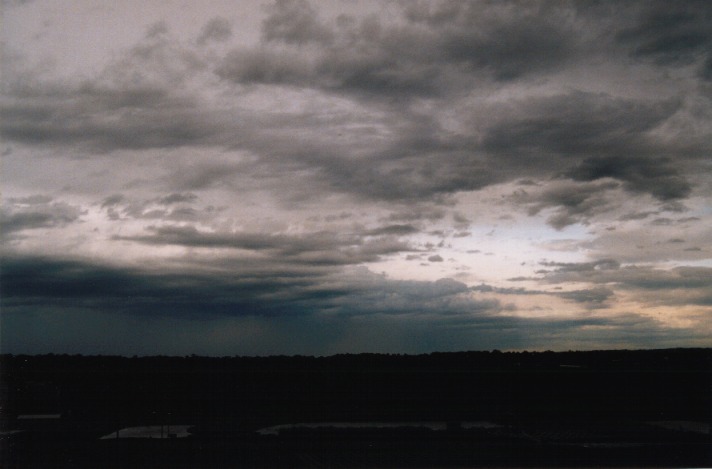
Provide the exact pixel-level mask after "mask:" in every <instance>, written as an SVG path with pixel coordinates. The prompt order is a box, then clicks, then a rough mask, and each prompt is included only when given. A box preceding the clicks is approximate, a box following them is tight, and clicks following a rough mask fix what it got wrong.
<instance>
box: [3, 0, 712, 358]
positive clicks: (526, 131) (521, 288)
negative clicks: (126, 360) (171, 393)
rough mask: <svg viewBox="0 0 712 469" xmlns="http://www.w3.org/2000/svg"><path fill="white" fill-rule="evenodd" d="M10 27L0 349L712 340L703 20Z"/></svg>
mask: <svg viewBox="0 0 712 469" xmlns="http://www.w3.org/2000/svg"><path fill="white" fill-rule="evenodd" d="M3 10H4V21H3V22H4V28H3V29H4V30H5V33H4V36H3V64H2V65H3V72H4V73H3V77H2V94H1V96H0V113H1V119H0V132H1V134H2V140H3V142H4V143H3V148H2V160H3V174H2V185H3V199H2V208H1V209H0V224H1V225H0V226H1V227H2V230H1V232H0V243H1V244H0V245H1V249H2V267H3V268H2V270H1V272H0V275H1V276H2V279H1V281H0V288H1V289H2V290H1V293H2V326H3V327H2V335H3V337H2V344H3V352H12V353H17V352H60V353H62V352H67V353H74V352H81V353H122V354H134V353H138V354H155V353H166V354H186V353H206V354H217V355H222V354H247V355H250V354H277V353H310V354H329V353H337V352H364V351H375V352H408V353H418V352H429V351H435V350H476V349H492V348H501V349H547V348H550V349H592V348H621V347H628V348H639V347H672V346H699V345H709V337H710V333H712V331H711V330H710V328H709V324H710V320H709V318H710V315H711V314H712V289H711V287H710V285H712V262H711V259H712V255H711V253H712V231H711V230H710V228H709V226H712V223H710V222H711V221H712V220H710V217H711V216H712V214H710V211H709V207H710V206H711V205H712V203H711V202H712V201H711V197H712V179H710V176H709V175H710V174H712V172H710V170H711V169H712V168H711V167H710V150H712V148H711V147H712V144H711V143H710V142H712V72H711V71H712V32H711V31H712V7H710V6H709V5H707V3H706V2H696V1H688V2H674V3H670V2H626V3H620V2H507V1H502V2H483V1H479V2H465V1H457V2H450V1H412V2H391V1H372V2H369V1H363V2H341V1H337V0H334V1H328V2H311V3H310V2H306V1H276V2H267V1H265V2H262V1H245V2H240V3H237V4H235V3H232V2H225V3H223V2H219V1H214V2H208V3H205V4H203V3H201V4H200V5H199V6H198V5H194V6H188V7H186V8H183V7H181V8H177V7H174V6H172V5H170V4H163V3H160V4H159V3H154V2H148V3H145V4H144V3H141V4H117V5H109V4H99V5H95V4H93V3H91V2H88V1H87V2H83V1H75V2H69V3H67V4H63V5H62V7H61V8H58V6H57V5H55V4H54V3H52V2H45V1H41V0H35V1H30V2H5V3H4V5H3Z"/></svg>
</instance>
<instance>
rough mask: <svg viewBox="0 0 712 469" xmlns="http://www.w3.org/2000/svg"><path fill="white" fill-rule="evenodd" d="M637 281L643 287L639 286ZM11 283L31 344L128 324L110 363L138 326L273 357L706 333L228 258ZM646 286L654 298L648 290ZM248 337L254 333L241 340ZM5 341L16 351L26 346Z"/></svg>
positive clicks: (69, 271)
mask: <svg viewBox="0 0 712 469" xmlns="http://www.w3.org/2000/svg"><path fill="white" fill-rule="evenodd" d="M709 276H710V272H709V269H707V271H699V272H695V273H690V272H680V273H678V274H676V275H668V276H662V277H661V281H659V282H658V283H657V284H656V286H657V287H658V288H680V287H681V283H680V282H681V281H687V282H689V281H690V278H694V279H696V280H697V282H701V281H708V280H709ZM632 282H633V284H635V280H633V281H632ZM2 285H3V308H4V316H3V318H4V321H5V324H6V325H9V326H11V327H12V326H19V325H20V324H24V323H25V322H26V321H28V318H29V319H32V321H33V322H31V324H32V327H31V328H29V329H27V330H26V331H24V332H22V333H21V334H19V336H20V337H24V338H25V340H29V341H33V340H39V338H40V337H43V336H44V335H46V334H45V333H44V332H42V331H41V329H42V327H44V326H43V324H44V323H46V325H48V326H49V325H52V327H54V328H55V329H54V331H53V335H55V337H54V338H51V337H45V340H49V342H50V343H54V342H56V341H57V338H58V337H60V338H64V339H67V340H70V339H71V341H79V339H78V337H76V336H75V335H74V334H77V331H81V330H83V329H84V328H86V327H90V326H91V325H92V324H98V323H103V324H106V323H107V321H108V322H112V321H116V320H117V319H116V318H123V319H120V321H121V322H122V323H123V325H124V326H123V327H122V326H118V325H117V330H116V331H115V334H112V333H110V332H107V331H104V332H98V333H97V334H95V336H96V337H103V339H102V340H104V341H107V342H106V343H105V344H104V345H103V347H105V348H103V349H102V346H100V347H99V349H100V350H104V351H105V352H107V353H127V351H126V350H125V349H122V347H121V345H120V343H119V341H120V340H128V341H131V340H132V339H131V338H130V337H126V336H124V335H123V334H128V333H131V334H139V336H143V335H144V334H143V333H140V332H138V331H136V330H134V329H132V328H131V327H129V326H130V324H132V323H133V322H135V320H136V319H137V318H144V319H142V321H145V327H147V328H148V329H147V331H151V332H150V333H151V334H155V337H154V339H152V340H155V341H156V342H154V345H155V344H156V343H158V342H161V341H164V340H168V337H173V336H174V335H190V333H189V330H190V329H191V328H193V329H194V328H198V329H201V330H203V329H205V331H204V332H206V331H212V333H214V332H215V330H216V329H219V328H221V327H227V328H228V329H227V330H226V331H225V335H226V336H225V337H223V338H222V339H221V340H225V341H228V342H229V340H234V342H233V343H231V344H226V343H223V342H220V344H219V346H220V347H222V348H221V349H220V350H222V352H225V351H226V350H230V351H235V353H238V352H240V353H246V352H247V351H248V350H250V348H249V347H251V346H253V345H254V344H252V345H250V344H251V342H250V341H249V339H248V338H247V337H245V334H246V333H247V332H248V331H250V333H253V334H254V333H256V334H264V336H263V337H261V338H260V340H262V343H261V345H260V346H261V347H271V349H270V350H271V352H270V353H278V352H279V353H312V352H314V350H317V348H314V347H322V348H321V349H320V350H321V353H323V352H324V350H329V351H331V352H337V351H356V350H360V349H363V348H369V346H371V348H370V349H372V348H373V346H376V347H377V349H378V350H380V351H403V350H404V349H403V347H405V348H406V350H407V351H419V350H423V349H428V348H431V347H436V348H437V349H440V350H457V349H462V348H492V347H506V348H532V347H536V348H541V347H545V346H547V343H548V341H550V340H554V339H555V340H558V341H559V343H560V345H561V346H570V345H571V344H573V343H578V344H579V346H588V347H596V346H607V347H611V346H618V347H620V346H631V345H635V346H646V345H647V346H652V345H660V344H665V343H675V341H676V340H681V339H684V340H688V341H692V342H694V343H697V342H699V341H700V340H703V339H704V337H703V335H704V333H703V332H701V331H695V330H693V329H688V328H672V329H671V328H668V327H666V326H664V325H663V324H661V323H660V322H658V321H657V320H654V319H651V318H649V317H646V316H641V315H637V314H632V313H619V314H615V315H608V316H606V315H588V316H584V317H568V318H563V317H556V316H548V317H540V318H526V317H521V316H517V315H512V314H510V313H508V312H507V308H506V307H503V305H502V304H501V302H500V301H498V300H496V299H493V298H491V297H488V296H482V293H489V292H491V289H488V288H485V287H483V286H480V287H478V288H468V287H467V286H466V285H464V284H462V283H460V282H457V281H454V280H451V279H443V280H439V281H437V282H416V281H397V280H391V279H387V278H385V277H383V276H381V275H377V274H373V273H371V272H369V271H367V270H366V269H356V270H351V271H347V272H342V273H341V274H338V275H336V274H335V272H333V271H331V270H330V269H327V268H314V267H312V268H304V267H302V268H291V269H285V268H284V266H274V265H265V264H263V263H259V264H254V265H250V264H249V263H246V262H244V261H240V262H234V261H231V260H230V259H223V260H222V261H213V262H211V263H205V265H199V266H198V265H196V266H195V268H194V269H193V270H192V273H186V272H185V271H184V270H174V271H166V270H165V268H163V269H161V270H158V269H152V268H142V269H137V268H131V269H129V268H117V267H109V266H107V265H99V264H92V263H87V262H85V261H78V260H58V259H47V258H38V257H35V258H13V259H8V260H6V262H5V263H4V268H3V271H2ZM637 286H638V287H640V288H652V285H650V284H645V285H637ZM684 288H688V287H684ZM500 293H508V294H524V293H525V292H524V291H521V290H520V291H509V292H500ZM540 293H541V292H540ZM611 295H612V292H611V291H609V290H607V289H605V288H597V289H593V290H587V291H576V292H571V293H567V294H561V296H564V297H567V298H568V299H570V300H573V301H582V302H592V303H600V302H602V301H605V300H606V299H607V298H608V297H609V296H611ZM708 300H709V299H708ZM72 318H73V319H72ZM112 318H113V319H112ZM168 324H170V326H168ZM127 325H129V326H127ZM166 327H168V328H169V330H171V331H172V332H168V331H166V330H165V328H166ZM240 327H244V328H246V330H244V331H240V330H239V328H240ZM161 328H163V329H164V330H160V329H161ZM171 328H173V329H171ZM230 328H237V329H238V330H232V329H230ZM255 328H256V329H255ZM384 328H385V329H384ZM147 331H145V332H146V333H148V332H147ZM193 332H194V331H193ZM231 334H233V335H231ZM495 336H496V337H495ZM389 338H390V339H389ZM3 339H4V340H7V341H9V342H12V343H13V344H14V345H13V346H14V347H18V344H17V343H15V342H17V340H18V339H17V338H11V337H3ZM144 339H146V343H144V344H143V345H141V347H139V350H140V351H141V352H143V353H150V351H151V350H152V349H151V345H148V343H150V341H149V340H148V338H147V337H144ZM133 340H135V338H134V339H133ZM194 340H196V341H197V342H196V343H195V344H193V345H192V346H194V347H198V348H199V349H201V350H205V351H206V352H210V351H211V350H212V349H211V348H210V347H211V345H210V343H209V340H210V337H208V336H206V337H200V336H197V337H195V338H194ZM252 340H255V337H253V338H252ZM243 341H244V342H243ZM280 341H283V342H282V343H279V342H280ZM320 341H321V342H320ZM448 341H450V342H449V343H448ZM90 342H91V341H90ZM325 344H328V346H327V345H325ZM35 345H37V344H35ZM64 345H65V347H66V346H69V347H74V348H73V349H72V350H74V351H86V350H85V349H83V348H82V347H87V346H88V345H87V343H85V344H83V345H81V344H79V343H76V344H64ZM94 345H96V344H94ZM213 345H215V344H213ZM548 345H551V343H550V342H549V343H548ZM89 346H93V345H89ZM163 346H167V344H165V343H164V344H163ZM106 347H108V348H106ZM167 347H168V350H173V351H174V353H185V351H186V350H187V348H186V347H187V344H183V345H180V344H173V345H172V346H167ZM171 347H174V348H171ZM324 347H326V348H324ZM21 348H22V347H20V349H21ZM193 350H195V348H193ZM255 350H260V349H259V348H257V349H254V348H253V349H252V352H253V353H254V352H255ZM265 350H266V349H265ZM212 351H213V352H214V350H212Z"/></svg>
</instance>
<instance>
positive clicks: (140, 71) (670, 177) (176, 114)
mask: <svg viewBox="0 0 712 469" xmlns="http://www.w3.org/2000/svg"><path fill="white" fill-rule="evenodd" d="M671 8H672V10H674V11H673V12H672V13H670V12H668V13H661V12H659V11H658V7H657V6H651V7H650V8H649V9H648V8H646V7H645V6H644V5H643V4H636V7H635V8H634V7H629V8H624V9H622V13H621V15H620V16H619V17H616V18H612V17H610V16H606V15H603V14H602V13H601V11H604V10H605V9H602V8H599V9H597V8H586V7H584V5H579V4H575V3H574V4H551V3H541V4H539V3H534V2H531V3H527V4H526V5H522V4H517V3H514V4H509V3H506V2H503V3H501V4H492V5H490V4H486V3H481V2H456V3H454V4H452V3H449V2H443V3H440V2H434V3H430V2H428V3H424V4H422V3H417V4H407V3H406V4H405V5H404V9H403V11H402V12H401V14H400V15H399V16H400V19H399V21H398V22H392V23H390V22H385V21H382V20H380V19H379V18H378V17H376V16H366V17H363V18H356V17H350V16H346V15H341V16H339V17H338V18H336V19H327V18H321V17H320V16H319V15H318V14H317V12H316V11H314V7H312V6H309V4H307V3H305V2H278V3H277V4H276V5H275V6H273V7H272V8H271V9H269V10H268V16H267V17H266V19H265V20H264V22H263V25H262V28H263V36H262V41H263V43H262V44H260V45H259V46H255V47H243V48H241V49H236V50H234V51H232V52H229V53H228V54H227V55H226V56H225V57H224V58H218V59H217V60H218V61H217V62H215V60H216V59H215V58H214V57H213V58H208V57H207V56H206V57H202V56H201V55H200V51H199V50H198V49H194V48H192V46H191V45H190V44H189V43H181V42H179V41H175V40H173V38H171V37H170V32H169V31H164V30H161V31H158V32H156V33H155V34H151V35H149V36H148V37H147V38H145V39H144V40H143V42H142V43H141V44H139V45H137V46H136V47H135V48H134V49H132V50H130V51H128V52H127V55H125V56H124V57H123V58H122V59H120V60H119V61H117V63H116V64H114V65H113V66H112V67H109V69H108V70H106V71H105V72H104V74H105V75H106V74H109V75H111V76H112V77H113V78H112V79H111V80H108V81H107V80H105V79H102V81H101V82H100V83H99V82H97V83H82V84H77V85H76V86H69V87H67V86H62V85H59V84H51V83H50V84H47V85H45V84H42V83H34V84H33V83H30V84H25V85H23V86H19V85H18V86H15V87H12V86H11V87H9V88H8V89H9V90H10V92H9V94H7V93H6V95H5V97H4V100H3V109H2V113H3V121H2V122H3V124H2V135H3V136H4V137H5V138H6V139H7V140H9V141H15V142H21V143H25V144H41V145H55V144H65V145H75V146H79V147H82V146H83V147H85V148H88V149H90V150H93V151H97V150H98V151H113V150H118V149H133V150H140V149H150V148H170V147H206V146H208V147H209V146H214V147H218V148H223V149H229V150H244V151H247V152H249V153H250V154H252V155H254V156H255V157H256V158H255V159H253V160H251V161H250V163H249V164H246V163H244V162H237V161H236V162H234V163H228V162H226V161H221V162H219V163H218V162H211V161H205V162H203V163H199V164H198V165H197V166H196V167H194V168H192V169H191V173H192V174H193V176H192V177H191V178H186V177H185V176H183V177H182V178H181V177H178V176H176V177H175V181H174V182H175V188H176V189H178V190H195V189H200V188H205V187H210V186H212V185H214V184H216V183H219V181H227V183H234V180H235V178H236V177H238V175H243V176H245V175H250V176H251V177H253V178H258V179H264V180H265V181H269V179H270V178H274V177H275V176H277V175H280V174H283V175H284V176H285V177H286V178H288V179H292V180H294V186H302V187H309V186H313V187H315V188H318V190H324V189H327V188H328V190H331V191H336V192H346V193H350V194H352V195H356V196H358V197H366V198H369V199H380V200H385V201H408V200H415V199H420V200H432V199H433V197H441V196H447V195H450V194H454V193H457V192H460V191H471V190H478V189H481V188H483V187H487V186H489V185H491V184H496V183H500V182H505V181H511V180H516V179H517V178H521V177H523V176H526V177H537V178H543V179H546V178H550V177H552V176H556V177H561V178H566V179H569V180H572V181H575V182H579V183H582V184H586V183H589V182H593V181H599V180H601V179H605V178H609V179H613V180H616V181H620V182H621V183H622V184H623V188H624V189H626V190H629V191H632V192H635V193H648V194H651V195H653V196H654V197H656V198H657V199H659V200H661V201H668V200H678V199H683V198H685V197H687V196H689V194H690V193H691V191H692V189H693V182H692V180H691V179H690V177H689V175H690V174H694V173H695V172H696V171H698V170H699V169H700V164H701V163H700V159H701V158H702V157H704V156H706V155H708V154H709V151H710V145H709V143H707V144H705V143H704V141H705V140H704V139H702V138H701V136H703V135H705V134H704V132H703V134H701V135H700V136H698V137H695V139H694V140H693V141H692V143H690V139H689V135H682V134H681V133H680V132H676V131H674V129H673V131H672V133H671V131H670V130H667V131H666V132H667V133H666V134H665V133H661V131H660V129H661V128H662V127H664V126H665V125H667V124H668V123H669V122H670V121H671V119H673V118H676V117H677V116H679V115H680V113H681V112H683V108H684V106H685V104H684V100H681V99H678V98H674V99H660V98H659V97H657V96H651V97H650V98H647V99H642V98H623V97H616V96H614V95H611V94H604V93H591V92H584V91H576V90H575V89H574V90H572V91H560V92H558V93H557V94H554V95H551V96H542V97H524V98H513V99H512V100H510V102H508V103H506V104H505V105H503V106H500V107H494V108H492V105H491V104H488V106H489V107H490V109H488V110H487V111H486V112H488V113H490V114H491V116H492V118H491V119H488V120H487V121H482V119H481V118H480V119H479V121H480V122H479V123H478V124H473V125H472V126H471V127H470V128H469V129H468V128H463V129H461V130H457V131H453V130H451V129H447V128H446V127H445V126H444V123H443V122H442V121H441V120H440V119H438V118H436V117H435V116H426V115H425V114H423V113H422V112H420V111H418V110H417V106H418V105H419V104H420V103H421V102H422V98H426V99H427V100H429V102H430V103H432V104H433V105H435V108H436V109H437V108H443V109H446V108H447V107H448V106H450V105H452V103H453V101H452V99H456V100H457V99H460V98H462V97H465V96H468V95H470V94H472V93H473V92H475V91H476V90H478V89H480V88H482V87H489V88H490V89H497V88H499V87H503V86H514V84H516V83H517V82H519V81H521V82H524V83H528V81H527V80H529V76H531V75H533V76H536V75H537V74H539V73H542V72H544V71H546V72H547V73H549V74H556V73H565V72H566V70H568V68H569V67H573V66H581V63H582V62H585V61H586V60H590V59H594V58H595V50H596V49H594V47H593V46H594V42H591V41H597V42H596V43H598V42H600V41H608V42H605V43H606V44H607V46H608V47H611V48H617V49H616V50H620V52H621V54H623V55H622V57H625V54H626V53H628V57H629V58H630V59H635V58H637V57H639V56H640V57H642V58H641V60H643V59H644V58H646V57H648V56H649V55H655V54H662V53H663V52H664V53H665V54H666V55H665V56H666V57H667V56H669V55H670V54H673V53H675V51H678V52H679V53H680V54H682V55H684V56H686V57H687V56H694V57H697V55H699V54H698V52H699V53H701V52H702V51H703V50H705V47H706V44H708V42H709V40H708V37H707V36H706V35H704V34H703V33H702V32H701V31H702V28H701V27H698V26H695V27H694V28H693V29H694V31H693V32H692V33H690V34H692V35H693V36H695V37H698V36H699V38H698V39H699V40H697V39H695V40H694V41H692V43H691V44H689V45H685V43H684V41H683V40H682V39H680V40H679V41H677V39H676V38H677V37H678V36H679V34H678V35H676V34H677V33H675V32H674V31H678V29H679V28H683V29H684V25H686V24H688V23H690V24H694V25H697V24H698V23H700V21H702V22H704V21H707V19H705V18H707V16H705V15H708V13H709V12H708V9H706V8H703V7H700V6H699V5H696V4H689V5H688V4H679V3H677V2H676V4H675V6H673V7H671ZM695 12H700V14H701V15H702V16H703V17H704V18H703V19H701V20H698V19H697V17H698V16H699V15H697V14H696V13H695ZM703 13H704V14H703ZM656 15H657V16H656ZM660 15H662V17H661V18H662V19H660V18H658V17H660ZM691 15H692V16H691ZM651 18H652V19H651ZM656 18H658V19H656ZM666 18H667V19H666ZM651 21H652V22H653V23H650V22H651ZM661 22H662V23H661ZM649 23H650V24H658V23H661V25H662V26H661V31H657V30H656V29H655V28H653V27H652V26H650V24H649ZM668 23H670V24H671V26H669V27H670V28H673V32H670V31H667V30H666V29H665V28H668ZM680 25H683V26H680ZM611 28H612V29H614V30H615V31H618V32H617V33H616V34H614V35H613V39H611V38H608V39H606V38H605V37H603V36H604V34H607V33H604V31H608V30H609V29H611ZM675 28H678V29H675ZM230 31H231V29H230V27H229V24H227V23H226V22H225V20H222V19H220V18H216V19H214V20H212V21H211V22H210V23H208V24H207V25H206V26H205V27H204V29H203V31H202V33H201V35H200V37H199V38H198V41H199V42H206V41H209V40H221V41H222V40H227V39H229V37H230V34H229V33H230ZM581 31H583V33H581ZM654 33H655V34H658V35H659V36H660V37H659V38H654V37H651V35H653V34H654ZM656 37H657V36H656ZM666 39H669V40H670V41H671V43H670V44H669V47H668V48H667V49H665V48H664V47H663V46H662V45H663V44H667V43H666V42H665V40H666ZM587 41H588V42H587ZM656 41H657V42H656ZM676 41H677V42H676ZM658 42H659V43H660V44H661V46H660V47H658V49H660V51H658V52H656V51H657V50H658V49H656V48H655V47H652V48H651V47H650V46H649V45H650V44H651V43H656V44H657V43H658ZM678 42H679V44H678ZM646 44H648V46H646ZM676 44H677V45H676ZM599 45H600V44H599ZM641 47H642V49H641ZM647 50H650V52H649V53H648V52H644V51H647ZM636 51H637V52H636ZM641 51H643V52H641ZM612 57H613V59H614V60H619V61H621V60H623V59H621V58H620V57H619V58H617V59H616V57H617V56H616V55H615V54H612ZM664 62H665V64H663V65H661V67H663V66H667V65H666V64H667V63H668V62H669V60H666V61H664ZM620 63H623V62H620ZM212 72H214V73H215V74H217V77H219V78H221V79H223V81H224V83H223V84H227V85H231V86H234V87H236V88H235V90H236V91H238V92H240V93H250V92H256V91H255V90H256V89H252V88H250V86H251V85H254V84H262V85H267V86H278V87H284V86H286V87H288V88H292V89H293V90H294V91H295V92H302V91H303V90H309V89H311V90H314V91H318V92H320V93H327V96H332V97H336V96H343V97H345V98H347V99H350V100H355V101H354V105H356V106H360V107H361V108H362V109H363V112H364V113H367V112H368V109H369V108H372V109H375V110H377V111H378V113H379V114H380V115H381V116H382V117H381V118H377V119H374V118H373V117H371V118H369V117H364V116H366V114H361V115H359V116H358V117H357V116H355V115H348V114H343V115H342V116H339V118H338V119H341V121H339V120H338V119H337V121H336V122H335V121H334V116H333V115H328V114H324V115H322V116H320V115H318V114H315V113H313V112H312V111H309V112H301V113H297V114H294V113H283V112H279V111H277V112H273V113H271V114H270V113H265V112H263V111H260V112H257V111H252V110H249V109H248V108H246V107H244V106H240V105H239V104H238V103H235V104H234V105H227V106H225V105H224V104H222V105H221V106H219V107H216V106H215V105H214V104H213V103H211V102H210V101H209V100H206V99H204V98H200V97H198V96H197V95H196V94H195V93H194V91H192V88H191V87H190V86H189V85H188V83H189V82H190V80H195V79H208V78H207V77H209V76H210V75H211V73H212ZM132 73H133V74H134V75H136V76H138V77H139V80H138V81H137V80H135V79H133V80H132V81H131V80H128V77H130V76H132V75H131V74H132ZM636 73H637V72H636ZM640 73H643V72H640ZM650 76H651V77H653V75H650ZM121 77H127V78H121ZM201 77H202V78H201ZM641 78H645V77H644V76H642V75H641ZM10 82H12V80H10ZM48 86H49V87H48ZM251 89H252V91H250V90H251ZM483 89H484V88H483ZM300 90H301V91H300ZM329 99H330V98H329ZM225 103H227V102H225ZM478 106H480V104H479V103H478V102H477V100H475V101H473V104H472V107H471V109H469V110H467V111H466V113H465V114H463V115H460V116H458V118H459V119H461V120H462V122H467V120H468V119H470V118H471V117H470V116H469V115H468V114H473V115H476V114H477V113H479V112H481V111H479V110H478ZM355 124H359V125H363V124H366V125H370V126H372V128H373V129H374V130H378V129H384V130H385V133H384V134H385V135H387V137H385V138H382V137H378V136H376V134H374V133H373V132H371V133H369V134H364V135H362V134H356V133H355V130H354V125H355ZM707 135H709V132H707ZM230 181H233V182H230ZM317 181H318V183H317ZM584 187H586V188H587V189H585V190H590V189H591V188H593V187H595V186H590V185H588V186H584ZM598 187H600V188H601V190H605V189H606V187H605V186H603V185H601V186H598ZM315 190H316V189H315ZM307 192H308V190H307ZM597 200H598V199H597V198H595V197H594V195H593V194H592V196H591V198H589V199H588V202H589V203H592V204H595V203H596V201H597ZM545 203H546V204H549V205H550V206H552V207H560V209H561V210H562V213H561V214H560V215H559V216H558V217H555V218H552V224H553V225H554V226H556V227H558V228H560V227H563V226H566V225H568V224H571V223H573V222H577V221H580V220H584V219H586V217H587V216H588V214H589V210H588V209H586V208H585V207H582V204H577V205H576V207H572V206H571V205H567V201H564V200H561V199H560V198H557V197H553V196H552V197H548V199H547V200H545V201H544V200H542V201H541V204H545Z"/></svg>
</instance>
